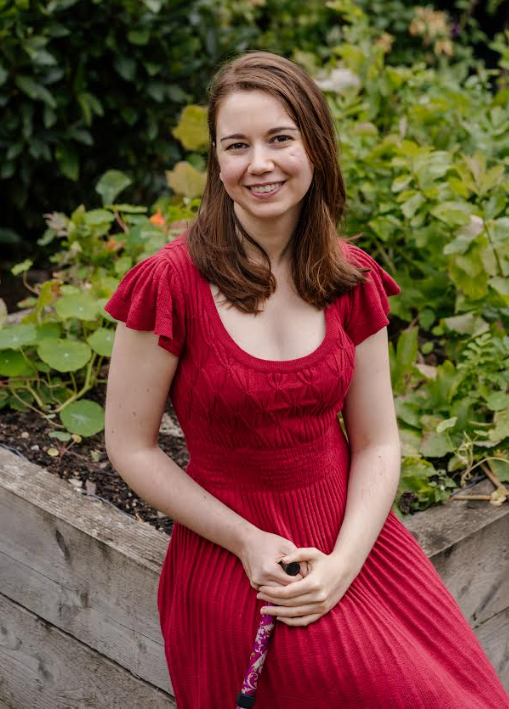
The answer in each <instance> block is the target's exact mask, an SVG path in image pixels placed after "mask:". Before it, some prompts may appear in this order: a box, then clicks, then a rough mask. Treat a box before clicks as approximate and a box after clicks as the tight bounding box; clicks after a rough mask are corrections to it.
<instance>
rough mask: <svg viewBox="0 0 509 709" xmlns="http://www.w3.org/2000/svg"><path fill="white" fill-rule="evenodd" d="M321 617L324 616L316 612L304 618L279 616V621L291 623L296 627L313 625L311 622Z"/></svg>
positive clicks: (286, 623)
mask: <svg viewBox="0 0 509 709" xmlns="http://www.w3.org/2000/svg"><path fill="white" fill-rule="evenodd" d="M320 618H322V615H320V614H319V613H314V614H313V615H307V616H305V617H303V618H277V621H278V622H279V623H284V624H285V625H291V626H293V627H294V628H299V627H306V626H307V625H311V623H315V622H316V621H317V620H320Z"/></svg>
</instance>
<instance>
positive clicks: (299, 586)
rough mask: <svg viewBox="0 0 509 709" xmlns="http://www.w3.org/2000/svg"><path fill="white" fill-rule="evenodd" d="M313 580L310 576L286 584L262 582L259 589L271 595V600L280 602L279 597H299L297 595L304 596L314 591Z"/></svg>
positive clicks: (260, 591)
mask: <svg viewBox="0 0 509 709" xmlns="http://www.w3.org/2000/svg"><path fill="white" fill-rule="evenodd" d="M312 584H313V580H312V579H311V580H310V577H309V576H306V578H303V579H301V580H300V581H292V582H290V583H289V584H286V586H267V585H264V584H262V585H261V586H260V588H259V589H258V591H259V593H263V594H264V595H266V596H268V597H269V600H273V599H274V602H276V603H277V602H278V599H281V600H282V599H289V598H297V596H304V595H307V594H310V593H313V585H312Z"/></svg>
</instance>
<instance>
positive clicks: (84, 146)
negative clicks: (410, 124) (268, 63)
mask: <svg viewBox="0 0 509 709" xmlns="http://www.w3.org/2000/svg"><path fill="white" fill-rule="evenodd" d="M334 16H335V15H334V13H333V12H332V11H331V10H330V9H329V8H328V7H327V6H326V4H324V3H323V2H322V0H308V2H306V3H302V2H299V1H298V0H267V2H255V1H253V0H192V2H188V3H181V2H175V0H140V1H139V2H134V1H133V0H112V1H111V2H100V0H72V1H71V0H52V1H51V2H47V1H46V0H44V1H43V0H33V2H30V3H28V2H26V3H25V2H2V3H0V107H1V109H2V121H1V122H0V151H1V153H2V161H1V165H0V188H1V191H2V193H3V197H4V205H3V209H2V226H3V227H4V228H3V229H1V230H0V243H13V242H16V241H19V237H18V236H17V234H16V232H15V231H13V229H12V227H15V228H17V229H18V230H20V231H21V230H23V231H24V230H25V229H26V228H32V229H33V228H34V227H35V228H37V229H38V228H40V225H41V214H42V213H43V212H44V211H46V210H47V206H46V205H47V202H48V195H51V200H52V201H53V203H54V204H55V208H56V209H58V210H59V211H65V212H69V211H70V210H71V208H72V206H73V205H75V204H77V203H79V202H80V201H82V199H83V195H84V194H92V192H93V185H94V184H95V182H96V181H97V179H98V177H99V175H101V174H102V173H104V172H105V170H107V169H108V168H109V167H111V166H115V167H116V168H117V169H118V170H121V171H123V172H125V173H127V174H128V175H129V179H131V180H132V184H133V185H135V186H136V187H135V188H134V187H133V188H132V189H131V191H130V192H129V193H128V199H129V200H131V201H135V202H141V201H143V202H145V203H148V202H150V201H152V200H153V199H155V198H156V196H157V195H159V194H161V192H162V190H164V188H165V187H166V183H165V179H164V175H165V170H166V169H171V168H173V167H174V166H175V164H176V163H177V162H178V161H179V160H183V159H184V154H185V150H184V148H183V147H182V146H181V145H180V143H179V142H178V140H177V136H175V135H173V134H172V128H173V127H174V126H175V124H176V122H177V121H178V118H179V115H180V113H181V111H182V110H183V108H184V107H186V106H188V105H190V104H204V103H205V99H206V90H207V85H208V83H209V80H210V76H211V75H212V73H213V71H214V70H215V69H216V68H217V66H218V65H219V63H220V62H221V61H223V60H224V59H225V58H227V57H231V56H233V55H234V54H235V53H236V52H240V51H243V50H245V49H247V48H259V49H263V48H268V49H271V50H273V51H276V52H279V53H281V54H286V55H291V53H292V52H293V48H294V47H299V51H300V52H302V54H303V55H304V54H305V53H306V52H307V53H309V55H310V56H311V53H312V51H313V50H314V48H315V47H320V52H321V53H322V55H323V56H324V57H325V56H327V57H328V56H329V55H330V51H329V50H328V47H329V46H330V42H329V41H328V39H327V36H328V33H329V32H330V30H331V18H333V17H334ZM202 110H203V108H202ZM189 147H190V146H188V145H185V148H189Z"/></svg>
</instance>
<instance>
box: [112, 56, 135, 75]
mask: <svg viewBox="0 0 509 709" xmlns="http://www.w3.org/2000/svg"><path fill="white" fill-rule="evenodd" d="M113 66H114V67H115V69H116V70H117V72H118V73H119V74H120V76H121V77H122V78H123V79H125V80H126V81H134V77H135V76H136V62H135V61H134V59H129V58H128V57H122V56H120V57H117V58H116V59H115V60H114V61H113Z"/></svg>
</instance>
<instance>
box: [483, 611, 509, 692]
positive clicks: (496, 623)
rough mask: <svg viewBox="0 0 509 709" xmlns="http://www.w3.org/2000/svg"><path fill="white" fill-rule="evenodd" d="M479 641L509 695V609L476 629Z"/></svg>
mask: <svg viewBox="0 0 509 709" xmlns="http://www.w3.org/2000/svg"><path fill="white" fill-rule="evenodd" d="M475 634H476V635H477V639H478V640H479V642H480V643H481V645H482V646H483V648H484V649H485V651H486V652H488V649H489V658H490V660H491V662H492V663H493V666H494V668H495V670H496V672H497V674H498V676H499V677H500V679H501V680H502V684H503V685H504V687H505V689H506V691H507V692H508V693H509V608H506V609H505V610H503V611H502V612H501V613H497V615H494V616H492V617H491V618H490V619H489V620H487V621H485V622H484V623H481V625H479V626H477V628H476V629H475Z"/></svg>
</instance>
